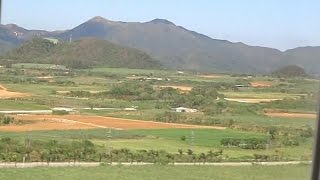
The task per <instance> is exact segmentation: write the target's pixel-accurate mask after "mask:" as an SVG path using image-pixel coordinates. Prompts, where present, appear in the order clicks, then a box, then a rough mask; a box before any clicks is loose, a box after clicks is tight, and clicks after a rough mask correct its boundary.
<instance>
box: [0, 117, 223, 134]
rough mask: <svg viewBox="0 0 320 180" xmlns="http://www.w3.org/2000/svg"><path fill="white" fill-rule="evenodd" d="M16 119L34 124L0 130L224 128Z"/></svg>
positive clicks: (114, 120)
mask: <svg viewBox="0 0 320 180" xmlns="http://www.w3.org/2000/svg"><path fill="white" fill-rule="evenodd" d="M14 118H15V119H17V120H28V121H30V120H32V121H34V122H35V123H34V124H26V125H21V126H19V125H11V126H2V127H0V131H33V130H68V129H90V128H113V129H167V128H207V129H221V130H223V129H226V128H225V127H215V126H197V125H184V124H173V123H161V122H153V121H140V120H131V119H122V118H113V117H102V116H83V115H66V116H57V115H16V116H14Z"/></svg>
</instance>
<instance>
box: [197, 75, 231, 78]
mask: <svg viewBox="0 0 320 180" xmlns="http://www.w3.org/2000/svg"><path fill="white" fill-rule="evenodd" d="M224 76H225V75H221V74H208V75H199V77H201V78H208V79H215V78H222V77H224Z"/></svg>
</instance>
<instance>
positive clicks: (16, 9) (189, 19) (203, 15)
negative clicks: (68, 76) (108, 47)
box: [3, 0, 320, 50]
mask: <svg viewBox="0 0 320 180" xmlns="http://www.w3.org/2000/svg"><path fill="white" fill-rule="evenodd" d="M98 15H99V16H103V17H105V18H107V19H109V20H115V21H139V22H145V21H149V20H152V19H155V18H163V19H168V20H170V21H172V22H174V23H175V24H177V25H180V26H184V27H186V28H187V29H190V30H194V31H197V32H199V33H203V34H206V35H208V36H210V37H212V38H216V39H226V40H230V41H233V42H239V41H241V42H244V43H246V44H249V45H259V46H267V47H274V48H278V49H281V50H284V49H288V48H294V47H297V46H307V45H313V46H316V45H318V46H319V45H320V0H3V23H4V24H8V23H15V24H18V25H20V26H22V27H25V28H28V29H45V30H61V29H70V28H73V27H75V26H77V25H79V24H81V23H83V22H84V21H86V20H88V19H90V18H92V17H94V16H98Z"/></svg>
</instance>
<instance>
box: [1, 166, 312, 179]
mask: <svg viewBox="0 0 320 180" xmlns="http://www.w3.org/2000/svg"><path fill="white" fill-rule="evenodd" d="M309 174H310V166H309V165H296V166H271V167H267V166H251V167H210V166H202V167H201V166H175V167H171V166H139V167H138V166H129V167H125V166H116V167H109V166H106V167H95V168H33V169H1V171H0V179H1V180H20V179H37V180H53V179H66V180H86V179H90V180H101V179H110V180H111V179H122V180H126V179H128V180H129V179H140V180H144V179H145V180H151V179H168V180H169V179H172V180H175V179H177V178H178V179H185V180H189V179H190V180H194V179H197V180H201V179H203V180H204V179H216V180H271V179H274V180H304V179H309V178H310V177H309V176H310V175H309Z"/></svg>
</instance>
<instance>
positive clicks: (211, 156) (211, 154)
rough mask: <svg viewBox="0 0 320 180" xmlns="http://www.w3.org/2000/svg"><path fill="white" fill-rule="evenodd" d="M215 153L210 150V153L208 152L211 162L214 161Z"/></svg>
mask: <svg viewBox="0 0 320 180" xmlns="http://www.w3.org/2000/svg"><path fill="white" fill-rule="evenodd" d="M213 156H214V155H213V151H212V150H210V151H208V153H207V157H210V159H209V160H210V162H211V161H212V158H213Z"/></svg>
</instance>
